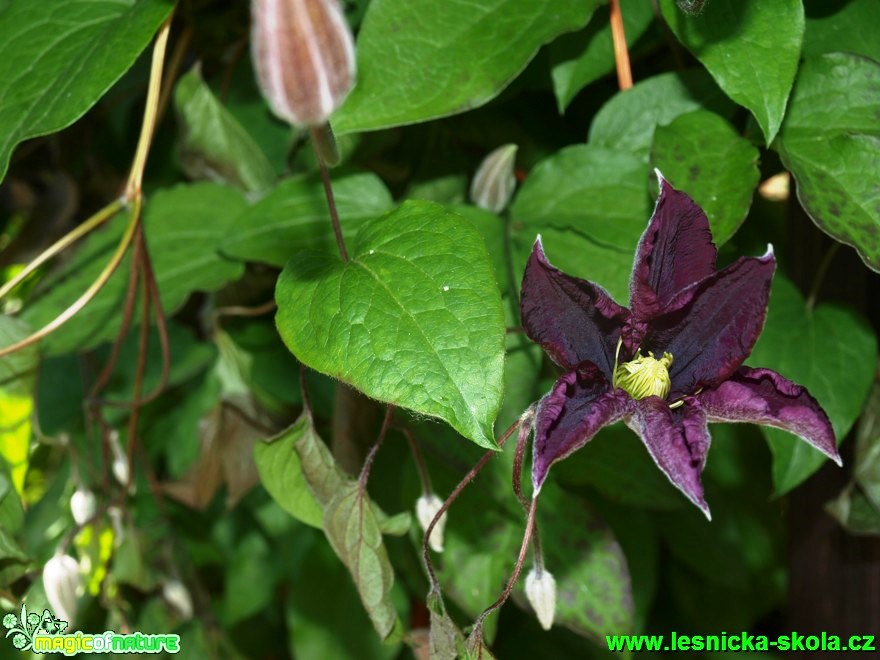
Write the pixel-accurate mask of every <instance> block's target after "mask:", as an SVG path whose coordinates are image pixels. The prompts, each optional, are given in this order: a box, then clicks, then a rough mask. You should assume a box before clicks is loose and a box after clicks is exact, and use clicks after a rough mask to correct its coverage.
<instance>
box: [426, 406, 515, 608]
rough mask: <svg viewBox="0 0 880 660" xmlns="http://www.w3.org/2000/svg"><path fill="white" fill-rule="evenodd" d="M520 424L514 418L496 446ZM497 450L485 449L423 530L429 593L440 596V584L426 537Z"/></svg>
mask: <svg viewBox="0 0 880 660" xmlns="http://www.w3.org/2000/svg"><path fill="white" fill-rule="evenodd" d="M520 424H521V420H519V419H518V420H516V421H515V422H514V423H513V424H511V425H510V427H509V428H508V429H507V430H506V431H505V432H504V433H503V434H502V435H501V437H500V438H498V442H497V444H498V446H499V447H501V446H502V445H504V443H505V442H507V439H508V438H509V437H510V436H511V435H513V432H514V431H515V430H516V429H517V428H518V427H519V425H520ZM497 453H498V452H496V451H491V450H490V451H487V452H486V453H485V454H483V456H482V457H481V458H480V460H479V461H477V463H476V465H474V467H472V468H471V469H470V471H469V472H468V473H467V474H466V475H464V478H463V479H462V480H461V481H459V482H458V485H457V486H456V487H455V488H454V489H453V490H452V492H451V493H450V494H449V497H447V498H446V500H445V501H444V502H443V506H441V507H440V509H439V510H438V511H437V513H435V514H434V517H433V518H432V519H431V522H430V524H429V525H428V528H427V529H426V530H425V535H424V536H423V537H422V560H423V561H424V562H425V569H426V570H427V571H428V580H429V581H430V583H431V590H430V594H434V595H436V596H438V597H440V584H439V582H438V581H437V574H436V573H435V572H434V564H433V563H431V552H430V547H429V545H428V539H430V538H431V532H433V531H434V527H435V526H436V525H437V521H439V520H440V517H441V516H442V515H443V514H444V513H446V512H447V511H448V510H449V507H450V506H452V503H453V502H455V500H456V499H458V496H459V495H461V492H462V491H463V490H464V489H465V487H466V486H467V485H468V484H469V483H470V482H472V481H473V480H474V479H475V478H476V476H477V475H478V474H479V473H480V471H481V470H482V469H483V467H485V465H486V463H488V462H489V459H490V458H492V457H493V456H495V455H496V454H497ZM430 594H429V595H430Z"/></svg>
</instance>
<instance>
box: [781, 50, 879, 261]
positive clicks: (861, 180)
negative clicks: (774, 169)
mask: <svg viewBox="0 0 880 660" xmlns="http://www.w3.org/2000/svg"><path fill="white" fill-rule="evenodd" d="M842 98H845V99H846V103H844V104H841V103H840V99H842ZM878 108H880V64H878V63H877V62H875V61H874V60H869V59H867V58H864V57H859V56H857V55H848V54H844V53H832V54H830V55H821V56H819V57H815V58H813V59H809V60H807V61H805V62H804V64H803V66H802V67H801V72H800V76H799V77H798V82H797V85H796V86H795V90H794V93H793V94H792V98H791V108H790V110H789V113H788V117H787V118H786V120H785V125H784V126H783V128H782V134H781V136H780V140H779V142H780V144H779V154H780V156H781V157H782V162H783V163H785V166H786V167H787V168H788V169H790V170H791V172H792V174H794V177H795V179H796V180H797V184H798V185H797V194H798V199H799V200H800V202H801V204H802V205H803V207H804V209H805V210H806V211H807V213H808V214H809V215H810V217H811V218H812V219H813V222H815V223H816V224H817V225H818V226H819V228H820V229H822V230H823V231H824V232H826V233H827V234H829V235H830V236H832V237H833V238H835V239H837V240H838V241H841V242H842V243H846V244H847V245H852V246H853V247H854V248H855V249H856V250H857V251H858V253H859V256H860V257H861V258H862V259H863V260H864V262H865V264H867V266H868V267H869V268H872V269H873V270H876V271H880V238H878V236H880V189H878V186H877V181H876V172H877V163H878V158H877V154H878V153H880V117H878V110H877V109H878Z"/></svg>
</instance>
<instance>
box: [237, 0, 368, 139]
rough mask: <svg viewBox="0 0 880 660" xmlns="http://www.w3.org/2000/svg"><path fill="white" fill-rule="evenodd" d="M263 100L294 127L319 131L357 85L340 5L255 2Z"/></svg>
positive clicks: (327, 0) (322, 0)
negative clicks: (297, 125) (318, 128)
mask: <svg viewBox="0 0 880 660" xmlns="http://www.w3.org/2000/svg"><path fill="white" fill-rule="evenodd" d="M251 56H252V58H253V60H254V68H255V69H256V71H257V79H258V81H259V84H260V89H261V90H262V92H263V96H264V97H265V98H266V100H267V101H268V103H269V106H270V107H271V108H272V111H273V112H274V113H275V114H276V115H278V116H279V117H281V118H282V119H284V120H286V121H288V122H290V123H291V124H301V125H302V124H305V125H308V126H320V125H322V124H324V123H325V122H326V121H327V118H328V117H329V116H330V114H331V113H332V112H333V111H334V110H335V109H336V108H338V107H339V106H340V105H341V104H342V102H343V101H344V100H345V97H346V96H347V95H348V92H349V91H351V88H352V86H353V85H354V77H355V60H354V40H353V38H352V36H351V31H350V30H349V28H348V24H347V23H346V21H345V17H344V16H343V14H342V9H341V8H340V6H339V2H338V1H337V0H251Z"/></svg>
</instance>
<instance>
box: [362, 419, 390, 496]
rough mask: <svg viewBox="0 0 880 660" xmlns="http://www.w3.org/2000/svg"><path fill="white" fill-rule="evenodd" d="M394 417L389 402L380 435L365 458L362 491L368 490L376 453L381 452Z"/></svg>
mask: <svg viewBox="0 0 880 660" xmlns="http://www.w3.org/2000/svg"><path fill="white" fill-rule="evenodd" d="M393 418H394V406H393V405H392V404H390V403H389V404H388V406H387V407H386V408H385V419H384V420H383V421H382V428H381V429H380V430H379V437H378V438H376V442H374V443H373V446H372V447H370V452H369V453H368V454H367V457H366V458H365V459H364V466H363V467H362V468H361V474H360V476H359V477H358V488H360V490H361V493H363V492H364V491H366V490H367V482H368V481H369V480H370V470H372V469H373V461H375V460H376V454H377V453H378V452H379V447H381V446H382V442H383V441H384V440H385V436H386V435H388V428H389V427H390V426H391V420H392V419H393Z"/></svg>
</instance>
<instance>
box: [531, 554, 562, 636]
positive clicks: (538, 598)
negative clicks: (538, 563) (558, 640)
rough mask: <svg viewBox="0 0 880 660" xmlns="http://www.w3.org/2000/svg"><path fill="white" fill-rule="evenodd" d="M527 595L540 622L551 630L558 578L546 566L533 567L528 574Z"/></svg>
mask: <svg viewBox="0 0 880 660" xmlns="http://www.w3.org/2000/svg"><path fill="white" fill-rule="evenodd" d="M526 597H527V598H528V599H529V604H530V605H531V606H532V609H533V610H535V615H536V616H537V617H538V623H540V624H541V627H542V628H543V629H544V630H550V628H551V626H552V625H553V617H554V616H555V615H556V580H555V579H553V576H552V575H551V574H550V572H549V571H548V570H547V569H546V568H541V569H540V570H539V569H537V568H533V569H532V570H531V571H529V574H528V575H527V576H526Z"/></svg>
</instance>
